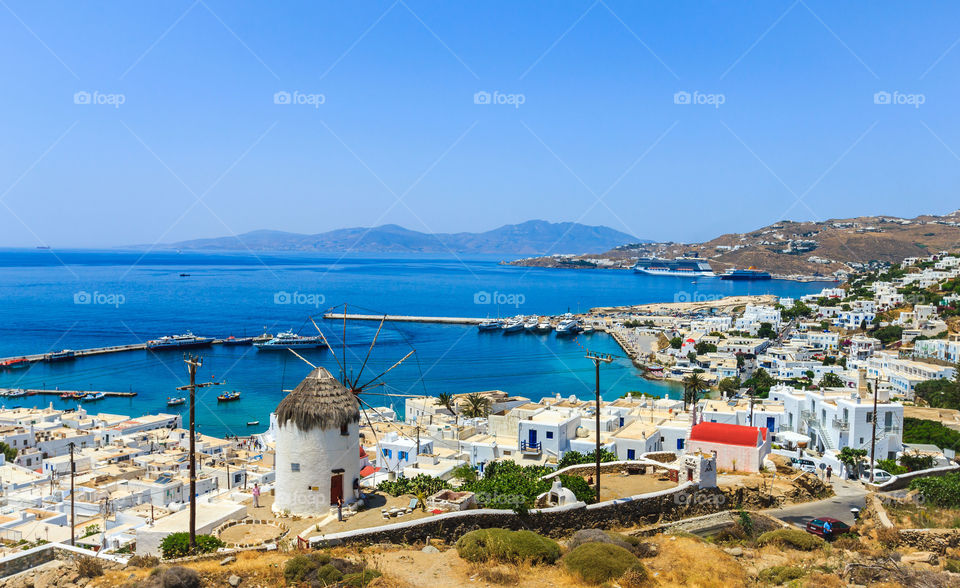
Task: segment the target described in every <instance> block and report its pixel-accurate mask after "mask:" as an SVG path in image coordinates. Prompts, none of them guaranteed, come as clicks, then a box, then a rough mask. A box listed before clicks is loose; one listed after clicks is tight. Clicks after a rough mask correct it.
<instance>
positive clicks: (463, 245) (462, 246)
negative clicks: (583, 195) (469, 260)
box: [168, 220, 636, 257]
mask: <svg viewBox="0 0 960 588" xmlns="http://www.w3.org/2000/svg"><path fill="white" fill-rule="evenodd" d="M635 241H636V238H635V237H632V236H630V235H627V234H626V233H621V232H620V231H616V230H614V229H611V228H609V227H603V226H588V225H582V224H579V223H551V222H547V221H542V220H531V221H527V222H525V223H521V224H516V225H504V226H502V227H499V228H497V229H493V230H491V231H486V232H482V233H422V232H419V231H413V230H410V229H406V228H404V227H401V226H398V225H382V226H379V227H370V228H365V227H356V228H349V229H338V230H335V231H329V232H325V233H318V234H314V235H305V234H300V233H287V232H283V231H267V230H262V231H252V232H249V233H244V234H242V235H238V236H236V237H218V238H212V239H196V240H192V241H182V242H179V243H171V244H169V245H168V246H169V247H171V248H176V249H202V250H246V249H251V250H254V251H320V252H331V253H339V252H346V251H350V252H361V253H440V254H445V253H455V254H458V255H469V254H495V255H506V256H511V257H514V256H517V255H550V254H559V253H567V254H570V253H583V252H586V251H606V250H608V249H611V248H614V247H617V246H619V245H623V244H624V243H630V242H635Z"/></svg>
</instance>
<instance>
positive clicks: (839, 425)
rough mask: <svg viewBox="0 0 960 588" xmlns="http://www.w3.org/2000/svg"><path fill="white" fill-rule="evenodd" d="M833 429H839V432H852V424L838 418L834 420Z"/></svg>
mask: <svg viewBox="0 0 960 588" xmlns="http://www.w3.org/2000/svg"><path fill="white" fill-rule="evenodd" d="M833 428H834V429H839V430H841V431H849V430H850V423H848V422H847V421H845V420H843V419H839V418H837V417H834V418H833Z"/></svg>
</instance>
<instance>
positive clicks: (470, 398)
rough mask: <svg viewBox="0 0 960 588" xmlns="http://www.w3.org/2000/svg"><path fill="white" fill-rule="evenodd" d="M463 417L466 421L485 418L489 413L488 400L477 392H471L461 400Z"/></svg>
mask: <svg viewBox="0 0 960 588" xmlns="http://www.w3.org/2000/svg"><path fill="white" fill-rule="evenodd" d="M463 400H464V405H463V409H462V411H461V412H462V413H463V416H465V417H467V418H468V419H474V418H481V417H485V416H487V415H488V414H489V413H490V399H489V398H487V397H486V396H484V395H483V394H480V393H479V392H471V393H470V394H467V395H466V396H464V398H463Z"/></svg>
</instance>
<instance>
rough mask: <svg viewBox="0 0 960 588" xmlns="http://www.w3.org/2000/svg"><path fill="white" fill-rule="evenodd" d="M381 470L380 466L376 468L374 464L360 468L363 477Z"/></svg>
mask: <svg viewBox="0 0 960 588" xmlns="http://www.w3.org/2000/svg"><path fill="white" fill-rule="evenodd" d="M379 471H380V468H375V467H373V466H371V465H368V466H364V467H363V469H362V470H360V477H361V478H366V477H367V476H370V475H372V474H375V473H377V472H379Z"/></svg>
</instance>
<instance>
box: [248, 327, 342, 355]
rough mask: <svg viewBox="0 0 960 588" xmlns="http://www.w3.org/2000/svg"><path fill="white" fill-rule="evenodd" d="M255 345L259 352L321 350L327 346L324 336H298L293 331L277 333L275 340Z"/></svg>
mask: <svg viewBox="0 0 960 588" xmlns="http://www.w3.org/2000/svg"><path fill="white" fill-rule="evenodd" d="M253 345H254V347H256V348H257V350H258V351H269V350H274V349H280V350H282V349H319V348H323V347H326V346H327V344H326V342H325V340H324V338H323V335H297V334H296V333H294V332H293V331H286V332H283V333H277V336H276V337H274V338H273V339H270V340H269V341H258V342H256V343H254V344H253Z"/></svg>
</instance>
